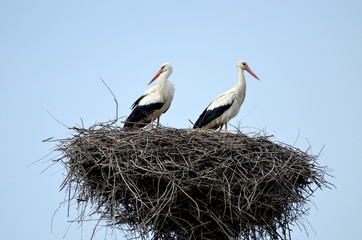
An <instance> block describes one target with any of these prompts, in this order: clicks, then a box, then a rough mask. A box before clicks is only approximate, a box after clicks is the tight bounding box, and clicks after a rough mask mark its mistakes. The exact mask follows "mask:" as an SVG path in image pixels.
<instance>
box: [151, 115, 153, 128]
mask: <svg viewBox="0 0 362 240" xmlns="http://www.w3.org/2000/svg"><path fill="white" fill-rule="evenodd" d="M151 128H152V129H153V114H152V116H151Z"/></svg>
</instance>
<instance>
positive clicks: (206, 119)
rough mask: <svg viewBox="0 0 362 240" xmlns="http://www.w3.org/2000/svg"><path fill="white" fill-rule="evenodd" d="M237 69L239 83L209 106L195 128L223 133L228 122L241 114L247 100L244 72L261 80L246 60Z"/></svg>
mask: <svg viewBox="0 0 362 240" xmlns="http://www.w3.org/2000/svg"><path fill="white" fill-rule="evenodd" d="M236 69H237V71H238V72H239V81H238V83H237V84H236V85H235V86H234V87H233V88H231V89H230V90H229V91H227V92H225V93H223V94H221V95H220V96H218V97H217V98H216V99H215V100H214V101H212V102H211V103H210V104H209V106H207V108H206V109H205V110H204V111H203V112H202V114H201V115H200V117H199V118H198V119H197V121H196V123H195V124H194V128H208V129H217V128H218V127H220V129H219V130H220V131H221V130H222V127H223V126H224V125H225V130H227V123H228V121H229V120H230V119H232V118H233V117H235V116H236V115H237V114H238V113H239V110H240V107H241V105H242V104H243V102H244V99H245V94H246V81H245V76H244V70H246V71H247V72H249V73H250V74H251V75H252V76H253V77H255V78H256V79H258V80H260V79H259V78H258V77H257V76H256V75H255V73H254V72H253V71H252V70H251V69H250V68H249V66H248V63H247V62H246V61H244V60H240V61H238V63H237V64H236Z"/></svg>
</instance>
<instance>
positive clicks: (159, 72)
mask: <svg viewBox="0 0 362 240" xmlns="http://www.w3.org/2000/svg"><path fill="white" fill-rule="evenodd" d="M161 73H162V71H161V70H160V71H158V73H156V75H155V76H154V77H153V78H152V80H151V82H150V83H149V84H148V85H150V84H151V83H152V82H153V81H155V80H156V78H158V76H160V74H161Z"/></svg>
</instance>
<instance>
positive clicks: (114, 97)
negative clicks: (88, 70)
mask: <svg viewBox="0 0 362 240" xmlns="http://www.w3.org/2000/svg"><path fill="white" fill-rule="evenodd" d="M101 81H102V82H103V84H104V85H105V86H106V87H107V88H108V90H109V91H110V92H111V94H112V95H113V100H114V101H115V102H116V119H118V101H117V98H116V96H115V95H114V93H113V92H112V90H111V89H110V88H109V87H108V85H107V84H106V83H105V82H104V81H103V79H102V78H101Z"/></svg>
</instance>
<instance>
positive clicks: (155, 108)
mask: <svg viewBox="0 0 362 240" xmlns="http://www.w3.org/2000/svg"><path fill="white" fill-rule="evenodd" d="M171 73H172V66H171V64H169V63H165V64H162V66H161V68H160V70H159V71H158V72H157V74H156V75H155V77H154V78H153V79H152V80H151V81H150V82H149V83H148V85H150V84H151V83H152V82H153V81H155V80H156V79H157V78H158V82H157V85H156V86H153V87H152V88H150V89H148V90H147V91H146V92H145V93H144V94H143V95H142V96H141V97H139V98H138V99H137V100H136V101H135V102H134V103H133V105H132V106H131V109H132V110H133V111H132V113H131V114H130V115H129V116H128V118H127V119H126V122H125V124H124V127H125V128H142V127H144V126H146V125H147V124H148V123H150V122H151V124H152V128H153V120H154V119H156V118H157V128H158V127H159V126H160V116H161V115H162V114H163V113H165V112H166V111H167V110H168V109H169V107H170V105H171V102H172V99H173V95H174V92H175V88H174V86H173V84H172V83H171V82H170V81H168V77H169V76H170V75H171Z"/></svg>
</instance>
